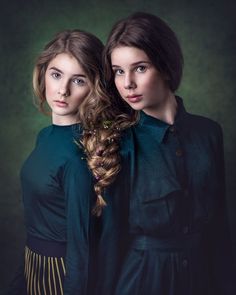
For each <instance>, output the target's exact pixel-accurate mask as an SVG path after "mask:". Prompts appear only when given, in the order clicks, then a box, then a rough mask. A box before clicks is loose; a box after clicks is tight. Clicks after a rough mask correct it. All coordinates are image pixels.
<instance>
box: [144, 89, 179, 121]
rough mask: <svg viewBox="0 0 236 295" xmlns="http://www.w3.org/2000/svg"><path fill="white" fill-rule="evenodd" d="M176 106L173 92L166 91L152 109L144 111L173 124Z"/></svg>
mask: <svg viewBox="0 0 236 295" xmlns="http://www.w3.org/2000/svg"><path fill="white" fill-rule="evenodd" d="M177 106H178V105H177V101H176V99H175V95H174V93H172V92H168V93H167V94H166V96H165V97H164V98H163V99H162V101H160V102H159V103H158V105H157V106H156V107H155V108H153V110H152V111H149V112H145V113H147V114H148V115H150V116H152V117H155V118H157V119H159V120H161V121H163V122H165V123H167V124H170V125H173V124H174V121H175V116H176V113H177Z"/></svg>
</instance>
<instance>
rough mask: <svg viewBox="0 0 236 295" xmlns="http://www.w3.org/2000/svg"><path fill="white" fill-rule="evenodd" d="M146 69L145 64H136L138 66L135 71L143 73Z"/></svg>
mask: <svg viewBox="0 0 236 295" xmlns="http://www.w3.org/2000/svg"><path fill="white" fill-rule="evenodd" d="M146 70H147V67H146V66H138V67H137V68H136V71H137V72H138V73H144V72H146Z"/></svg>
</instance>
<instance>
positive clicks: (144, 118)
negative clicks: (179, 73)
mask: <svg viewBox="0 0 236 295" xmlns="http://www.w3.org/2000/svg"><path fill="white" fill-rule="evenodd" d="M175 98H176V101H177V103H178V109H177V114H176V117H175V122H174V124H173V125H170V124H168V123H166V122H163V121H161V120H159V119H157V118H154V117H152V116H149V115H147V114H146V113H144V112H143V111H140V120H139V125H140V126H145V127H146V128H149V131H150V132H151V134H152V133H153V135H154V136H155V138H156V139H157V140H158V142H159V143H161V142H163V140H164V137H165V135H166V133H167V131H168V130H169V128H170V127H171V126H176V127H177V128H178V127H179V126H180V125H181V124H182V123H183V119H184V118H185V116H186V114H187V112H186V110H185V107H184V105H183V100H182V98H180V97H179V96H175Z"/></svg>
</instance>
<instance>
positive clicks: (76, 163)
mask: <svg viewBox="0 0 236 295" xmlns="http://www.w3.org/2000/svg"><path fill="white" fill-rule="evenodd" d="M64 189H65V195H66V202H67V204H66V215H67V216H66V218H67V251H66V276H65V281H64V295H76V294H78V295H87V289H88V271H89V255H90V218H91V217H90V216H91V206H92V205H91V204H92V198H93V185H92V177H91V174H90V173H89V170H88V168H87V165H86V161H83V160H82V159H81V158H80V157H78V158H76V159H74V160H73V161H70V162H69V163H67V165H66V167H65V173H64Z"/></svg>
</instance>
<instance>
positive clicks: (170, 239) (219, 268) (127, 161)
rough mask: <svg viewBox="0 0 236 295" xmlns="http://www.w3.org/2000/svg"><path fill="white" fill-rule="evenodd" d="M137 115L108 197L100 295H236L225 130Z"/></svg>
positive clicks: (181, 112) (183, 117)
mask: <svg viewBox="0 0 236 295" xmlns="http://www.w3.org/2000/svg"><path fill="white" fill-rule="evenodd" d="M177 101H178V113H177V116H176V119H175V122H174V124H173V125H168V124H166V123H164V122H162V121H160V120H158V119H156V118H153V117H151V116H148V115H147V114H145V113H144V112H141V113H140V120H139V122H138V124H136V125H135V126H133V127H132V128H130V129H129V130H126V131H125V132H124V135H123V139H122V142H121V154H122V159H123V161H122V170H121V173H120V174H119V176H118V178H117V179H116V181H115V182H114V184H113V185H112V186H111V187H110V188H109V189H108V190H107V192H106V196H107V203H108V206H107V208H105V210H104V215H103V226H102V231H101V238H100V244H99V255H98V259H99V262H98V265H99V268H98V271H97V272H98V274H99V275H100V277H98V283H97V290H96V291H95V294H109V295H112V294H115V295H120V294H122V295H131V294H132V295H146V294H148V295H156V294H161V295H163V294H165V295H183V294H187V295H199V294H201V295H210V294H215V295H216V294H217V295H226V294H227V295H233V294H236V281H235V278H236V276H235V273H234V270H233V262H232V249H231V243H230V236H229V227H228V221H227V214H226V204H225V195H224V193H225V187H224V183H225V180H224V160H223V140H222V131H221V128H220V126H219V125H218V124H217V123H216V122H214V121H212V120H210V119H207V118H204V117H201V116H196V115H192V114H189V113H187V112H186V110H185V108H184V106H183V104H182V100H181V99H180V98H178V97H177Z"/></svg>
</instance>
